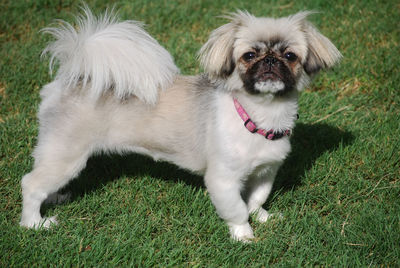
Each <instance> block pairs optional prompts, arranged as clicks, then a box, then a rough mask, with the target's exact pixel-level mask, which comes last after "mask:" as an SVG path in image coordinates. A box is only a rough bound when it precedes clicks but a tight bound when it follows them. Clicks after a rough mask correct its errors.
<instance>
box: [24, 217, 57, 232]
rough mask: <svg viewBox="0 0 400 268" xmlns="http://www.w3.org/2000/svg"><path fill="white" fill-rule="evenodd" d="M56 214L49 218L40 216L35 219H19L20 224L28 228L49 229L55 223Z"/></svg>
mask: <svg viewBox="0 0 400 268" xmlns="http://www.w3.org/2000/svg"><path fill="white" fill-rule="evenodd" d="M57 224H58V222H57V220H56V216H53V217H49V218H40V219H36V220H21V222H20V223H19V225H20V226H22V227H26V228H30V229H35V230H39V229H49V228H50V227H51V226H52V225H57Z"/></svg>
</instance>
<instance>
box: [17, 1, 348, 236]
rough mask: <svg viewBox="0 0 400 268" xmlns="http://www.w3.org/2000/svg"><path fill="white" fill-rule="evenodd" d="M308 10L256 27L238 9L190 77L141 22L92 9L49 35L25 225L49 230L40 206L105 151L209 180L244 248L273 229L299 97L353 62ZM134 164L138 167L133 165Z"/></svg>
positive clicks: (25, 183) (256, 21)
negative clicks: (317, 79)
mask: <svg viewBox="0 0 400 268" xmlns="http://www.w3.org/2000/svg"><path fill="white" fill-rule="evenodd" d="M309 14H310V12H300V13H297V14H295V15H292V16H289V17H285V18H278V19H274V18H256V17H254V16H252V15H251V14H249V13H247V12H244V11H238V12H236V13H233V14H231V15H230V16H229V20H230V21H229V22H228V23H227V24H225V25H223V26H221V27H219V28H218V29H216V30H214V31H213V32H212V33H211V35H210V38H209V39H208V41H207V42H206V43H205V44H204V45H203V47H202V48H201V50H200V52H199V59H200V63H201V65H202V67H203V68H204V71H205V74H201V75H198V76H182V75H179V70H178V68H177V67H176V66H175V64H174V61H173V59H172V57H171V56H170V54H169V53H168V52H167V51H166V50H165V49H164V48H162V47H161V46H160V45H159V44H158V43H157V41H156V40H154V39H153V38H152V37H151V36H150V35H149V34H148V33H147V32H146V31H145V30H143V28H142V25H141V24H140V23H138V22H135V21H123V22H120V21H118V20H117V18H116V16H115V15H114V13H113V12H106V13H105V14H104V15H102V16H94V15H93V14H92V13H91V11H90V10H89V9H88V8H87V7H84V8H83V13H82V15H80V16H78V17H77V25H76V27H73V26H72V25H71V24H69V23H67V22H60V25H59V26H57V27H54V28H46V29H44V31H45V32H47V33H50V34H52V35H53V36H54V37H55V41H54V42H53V43H51V44H49V46H48V47H47V48H46V49H45V51H44V53H49V54H50V55H51V58H50V70H51V69H52V68H53V66H54V64H57V66H58V71H57V75H56V77H55V79H54V81H52V82H51V83H49V84H47V85H46V86H44V88H43V89H42V91H41V97H42V102H41V104H40V109H39V114H38V117H39V122H40V129H39V137H38V144H37V146H36V148H35V150H34V153H33V156H34V158H35V163H34V167H33V170H32V172H30V173H28V174H26V175H25V176H24V177H23V179H22V194H23V209H22V218H21V222H20V224H21V225H22V226H26V227H33V228H39V227H45V228H46V227H49V226H50V225H51V224H52V223H57V222H56V220H55V217H49V218H42V216H41V214H40V206H41V204H42V203H43V201H45V200H46V199H47V198H48V197H49V196H50V195H51V194H54V193H57V191H58V190H59V189H60V188H62V187H63V186H65V185H66V184H67V183H68V182H69V181H71V179H73V178H74V177H76V176H77V175H78V174H79V172H80V171H81V170H82V169H83V168H84V167H85V165H86V161H87V159H88V158H89V156H90V155H92V154H94V153H96V152H117V153H121V154H124V153H128V152H134V153H140V154H145V155H148V156H151V157H152V158H154V159H155V160H156V161H158V160H163V161H168V162H171V163H174V164H176V165H178V166H179V167H181V168H184V169H186V170H189V171H192V172H195V173H197V174H203V175H204V180H205V185H206V187H207V190H208V192H209V195H210V197H211V200H212V202H213V204H214V205H215V207H216V210H217V213H218V215H219V216H220V217H221V218H222V219H224V220H225V222H226V223H227V224H228V226H229V230H230V234H231V237H232V238H233V239H235V240H240V241H249V240H251V239H252V238H253V237H254V236H253V231H252V228H251V227H250V224H249V222H248V219H249V214H251V213H254V214H255V218H256V219H257V220H258V221H260V222H265V221H266V220H267V219H268V218H269V217H270V216H271V214H269V213H268V212H267V211H266V210H265V209H264V208H263V207H262V205H263V204H264V202H265V201H266V199H267V197H268V195H269V193H270V191H271V188H272V184H273V182H274V179H275V176H276V174H277V171H278V169H279V167H280V166H281V164H282V162H283V161H284V159H285V157H286V156H287V155H288V153H289V151H290V142H289V136H290V134H291V132H292V131H293V127H294V125H295V121H296V119H297V116H298V115H297V108H298V106H297V99H298V94H299V92H300V91H302V89H303V88H304V87H306V86H307V85H308V83H309V81H310V78H311V77H313V76H314V75H315V74H316V73H318V72H319V71H320V70H322V69H326V68H329V67H332V66H333V65H334V64H335V63H337V62H338V60H339V59H340V58H341V54H340V52H339V51H338V50H337V49H336V47H335V46H334V45H333V44H332V43H331V41H329V40H328V39H327V38H326V37H325V36H323V35H322V34H321V33H320V32H319V31H318V30H317V29H316V28H315V27H314V26H313V25H312V24H311V23H309V22H308V21H307V20H306V18H307V16H308V15H309ZM132 164H134V163H132Z"/></svg>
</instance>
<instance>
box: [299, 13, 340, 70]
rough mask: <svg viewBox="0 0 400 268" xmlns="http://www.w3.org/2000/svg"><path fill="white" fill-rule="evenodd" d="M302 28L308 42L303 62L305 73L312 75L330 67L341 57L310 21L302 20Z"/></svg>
mask: <svg viewBox="0 0 400 268" xmlns="http://www.w3.org/2000/svg"><path fill="white" fill-rule="evenodd" d="M303 29H304V31H305V34H306V38H307V42H308V55H307V58H306V61H305V63H304V70H305V71H306V73H307V74H309V75H313V74H316V73H317V72H318V71H320V70H321V69H326V68H330V67H332V66H334V65H335V64H336V63H337V62H338V61H339V60H340V59H341V58H342V54H341V53H340V52H339V50H338V49H337V48H336V47H335V45H334V44H332V42H331V41H330V40H329V39H328V38H326V37H325V36H324V35H322V34H321V33H320V32H319V31H318V30H317V29H316V28H315V27H314V26H313V25H312V24H311V23H310V22H308V21H304V23H303Z"/></svg>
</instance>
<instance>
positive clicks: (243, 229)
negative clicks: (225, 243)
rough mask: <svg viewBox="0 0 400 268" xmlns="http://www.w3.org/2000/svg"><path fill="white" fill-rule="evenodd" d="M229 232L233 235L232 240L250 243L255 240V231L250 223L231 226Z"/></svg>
mask: <svg viewBox="0 0 400 268" xmlns="http://www.w3.org/2000/svg"><path fill="white" fill-rule="evenodd" d="M229 232H230V233H231V238H232V239H233V240H235V241H240V242H244V243H250V242H252V241H251V240H252V239H253V238H254V234H253V230H252V229H251V226H250V224H249V223H245V224H241V225H237V224H229Z"/></svg>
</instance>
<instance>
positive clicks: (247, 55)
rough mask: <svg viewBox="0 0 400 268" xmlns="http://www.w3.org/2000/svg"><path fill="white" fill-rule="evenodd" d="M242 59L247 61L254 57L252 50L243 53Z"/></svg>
mask: <svg viewBox="0 0 400 268" xmlns="http://www.w3.org/2000/svg"><path fill="white" fill-rule="evenodd" d="M242 57H243V59H244V60H245V61H247V62H249V61H251V60H252V59H254V58H255V57H256V53H254V52H247V53H245V54H243V56H242Z"/></svg>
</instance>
